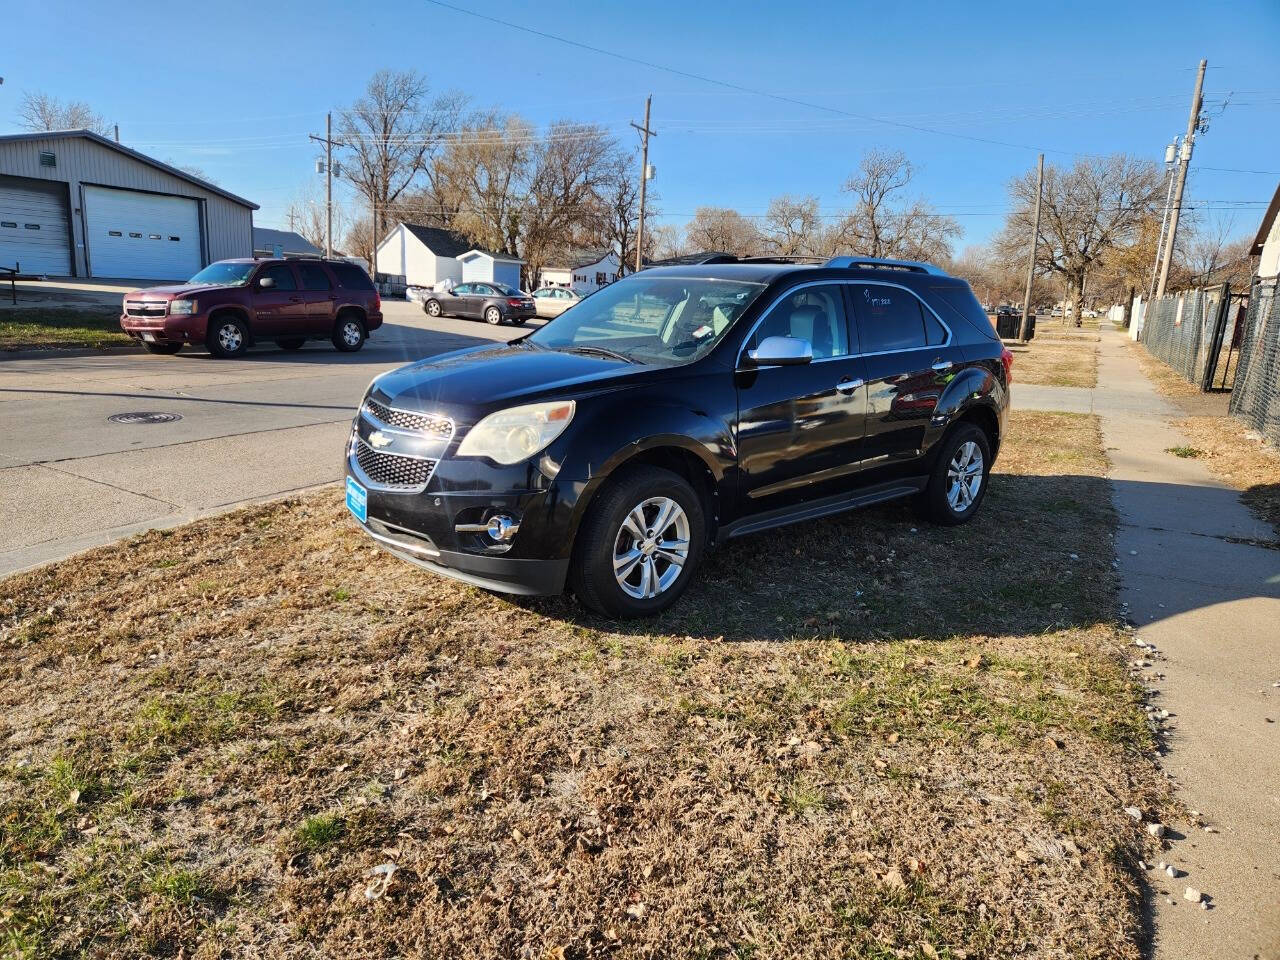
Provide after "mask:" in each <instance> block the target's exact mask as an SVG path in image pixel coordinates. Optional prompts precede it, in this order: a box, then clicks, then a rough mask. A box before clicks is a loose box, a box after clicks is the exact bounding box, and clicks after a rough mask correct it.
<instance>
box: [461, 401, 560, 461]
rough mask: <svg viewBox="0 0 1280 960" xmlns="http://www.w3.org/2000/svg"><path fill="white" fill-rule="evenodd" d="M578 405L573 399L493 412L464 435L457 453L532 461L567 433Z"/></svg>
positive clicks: (502, 459)
mask: <svg viewBox="0 0 1280 960" xmlns="http://www.w3.org/2000/svg"><path fill="white" fill-rule="evenodd" d="M575 406H576V404H575V403H574V402H573V401H572V400H562V401H558V402H556V403H530V404H526V405H525V406H523V407H511V408H510V409H509V410H499V411H498V412H497V413H491V414H489V416H487V417H485V418H484V419H483V420H481V421H480V422H479V423H477V424H476V425H475V426H474V427H472V428H471V430H470V431H469V432H468V433H467V435H466V436H465V437H463V438H462V444H461V445H460V446H459V447H458V452H457V453H456V454H455V456H459V457H488V458H489V459H491V460H496V461H498V463H506V464H510V463H519V462H520V461H521V460H528V459H529V458H530V457H532V456H533V455H534V454H535V453H537V452H538V451H539V450H542V449H544V448H545V447H546V446H547V445H548V444H549V443H551V441H552V440H554V439H555V438H556V437H558V436H560V434H562V433H564V428H565V427H567V426H569V421H570V420H572V419H573V411H574V407H575Z"/></svg>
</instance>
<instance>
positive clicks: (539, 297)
mask: <svg viewBox="0 0 1280 960" xmlns="http://www.w3.org/2000/svg"><path fill="white" fill-rule="evenodd" d="M581 299H582V298H581V297H580V296H578V295H577V294H576V293H574V292H573V291H572V290H569V289H568V288H566V287H539V288H538V289H537V290H535V291H533V304H534V307H535V308H536V309H537V311H538V316H540V317H558V316H560V314H562V313H564V312H565V311H566V310H568V309H569V308H570V307H572V306H573V305H574V304H575V303H577V302H578V301H579V300H581Z"/></svg>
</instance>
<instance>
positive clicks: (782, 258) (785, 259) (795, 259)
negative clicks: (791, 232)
mask: <svg viewBox="0 0 1280 960" xmlns="http://www.w3.org/2000/svg"><path fill="white" fill-rule="evenodd" d="M738 262H739V263H821V262H822V258H821V257H805V256H799V255H796V256H789V255H781V254H779V255H774V256H764V257H738Z"/></svg>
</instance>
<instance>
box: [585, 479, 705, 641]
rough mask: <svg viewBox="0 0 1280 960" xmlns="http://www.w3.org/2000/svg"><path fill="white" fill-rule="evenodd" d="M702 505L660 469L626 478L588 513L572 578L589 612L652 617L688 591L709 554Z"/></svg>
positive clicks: (607, 490) (689, 490)
mask: <svg viewBox="0 0 1280 960" xmlns="http://www.w3.org/2000/svg"><path fill="white" fill-rule="evenodd" d="M706 539H707V527H706V519H705V516H704V514H703V510H702V500H701V499H700V498H699V496H698V494H697V492H696V491H695V490H694V489H693V487H691V486H690V485H689V482H688V481H687V480H685V479H684V478H683V477H681V476H679V475H677V474H674V473H671V472H670V471H668V470H661V469H658V468H656V467H652V468H645V469H642V470H636V471H634V472H630V473H627V474H626V475H624V476H623V477H621V478H619V479H618V480H616V481H613V482H611V483H610V484H609V485H608V486H607V487H606V488H605V489H604V490H602V491H601V492H600V494H599V496H598V498H597V499H596V502H595V503H593V504H592V505H591V509H590V511H589V512H588V514H587V517H586V519H585V520H584V521H583V523H582V528H581V529H580V530H579V531H578V539H577V542H576V543H575V545H574V557H573V563H572V565H571V569H570V572H569V576H570V580H571V583H572V584H573V590H574V593H576V594H577V596H578V599H579V600H580V601H581V602H582V603H583V604H584V605H585V606H587V607H589V608H591V609H592V610H595V611H596V612H597V613H602V614H605V615H606V616H611V617H648V616H653V615H655V614H658V613H661V612H662V611H663V610H666V609H667V608H668V607H670V606H671V605H672V604H674V603H675V602H676V601H677V600H678V599H680V595H681V594H683V593H684V591H685V590H686V589H687V588H688V586H689V582H690V581H691V580H692V579H693V576H694V571H695V570H696V569H697V566H698V563H699V562H700V561H701V559H702V552H703V549H704V548H705V546H706Z"/></svg>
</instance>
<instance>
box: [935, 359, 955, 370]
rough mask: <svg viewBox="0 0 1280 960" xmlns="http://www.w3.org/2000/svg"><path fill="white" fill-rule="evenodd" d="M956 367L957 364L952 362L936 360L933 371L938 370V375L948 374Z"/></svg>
mask: <svg viewBox="0 0 1280 960" xmlns="http://www.w3.org/2000/svg"><path fill="white" fill-rule="evenodd" d="M954 366H955V364H954V363H952V362H951V361H950V360H935V361H934V362H933V369H935V370H937V371H938V373H946V372H947V371H948V370H950V369H951V368H952V367H954Z"/></svg>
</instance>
